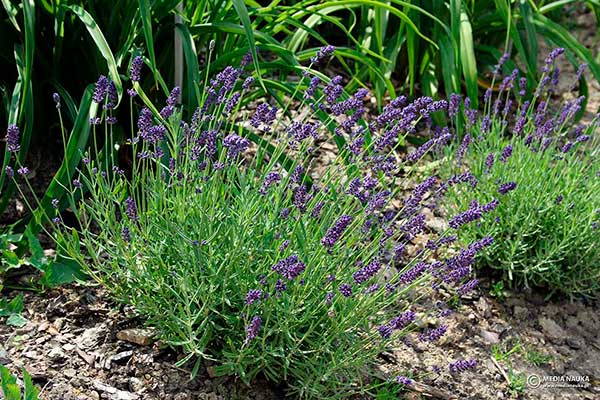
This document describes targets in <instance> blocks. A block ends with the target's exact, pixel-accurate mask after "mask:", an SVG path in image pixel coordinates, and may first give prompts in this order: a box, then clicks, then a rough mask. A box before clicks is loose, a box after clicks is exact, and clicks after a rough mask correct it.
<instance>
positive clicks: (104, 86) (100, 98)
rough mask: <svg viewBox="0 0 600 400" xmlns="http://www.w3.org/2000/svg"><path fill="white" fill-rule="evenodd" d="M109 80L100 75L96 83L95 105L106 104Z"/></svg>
mask: <svg viewBox="0 0 600 400" xmlns="http://www.w3.org/2000/svg"><path fill="white" fill-rule="evenodd" d="M108 84H109V80H108V78H107V77H106V76H104V75H100V77H99V78H98V81H97V82H96V88H95V89H94V97H93V100H94V102H95V103H98V104H101V103H103V102H104V99H105V97H106V93H107V91H108Z"/></svg>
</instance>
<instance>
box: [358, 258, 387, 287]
mask: <svg viewBox="0 0 600 400" xmlns="http://www.w3.org/2000/svg"><path fill="white" fill-rule="evenodd" d="M381 267H382V265H381V263H380V262H379V261H373V262H372V263H370V264H369V265H367V266H365V267H362V268H361V269H359V270H358V271H356V272H355V273H354V274H353V275H352V277H353V278H354V282H356V283H357V284H359V285H360V284H361V283H364V282H366V281H368V280H369V279H371V278H372V277H373V276H375V274H377V272H378V271H379V270H380V269H381Z"/></svg>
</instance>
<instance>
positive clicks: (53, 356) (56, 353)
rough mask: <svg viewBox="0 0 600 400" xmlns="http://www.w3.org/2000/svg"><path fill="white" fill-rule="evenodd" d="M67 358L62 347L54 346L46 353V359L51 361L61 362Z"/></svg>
mask: <svg viewBox="0 0 600 400" xmlns="http://www.w3.org/2000/svg"><path fill="white" fill-rule="evenodd" d="M67 358H68V356H67V355H66V354H65V352H64V351H63V349H61V348H60V347H58V346H57V347H55V348H53V349H52V350H50V352H49V353H48V359H49V360H50V361H52V362H61V361H64V360H66V359H67Z"/></svg>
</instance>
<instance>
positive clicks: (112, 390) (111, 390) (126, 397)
mask: <svg viewBox="0 0 600 400" xmlns="http://www.w3.org/2000/svg"><path fill="white" fill-rule="evenodd" d="M94 388H95V389H96V390H99V391H101V392H104V393H106V394H108V398H109V399H111V400H137V399H139V396H138V395H137V394H135V393H131V392H126V391H124V390H119V389H117V388H116V387H113V386H109V385H106V384H104V383H102V382H98V381H94Z"/></svg>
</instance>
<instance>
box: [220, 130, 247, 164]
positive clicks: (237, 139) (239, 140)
mask: <svg viewBox="0 0 600 400" xmlns="http://www.w3.org/2000/svg"><path fill="white" fill-rule="evenodd" d="M223 146H224V147H226V148H227V157H228V158H230V159H234V158H236V157H237V156H238V155H240V154H241V153H243V152H244V151H246V149H247V148H248V146H250V142H249V141H248V139H246V138H243V137H241V136H238V135H236V134H234V133H232V134H230V135H228V136H227V137H226V138H225V139H223Z"/></svg>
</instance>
